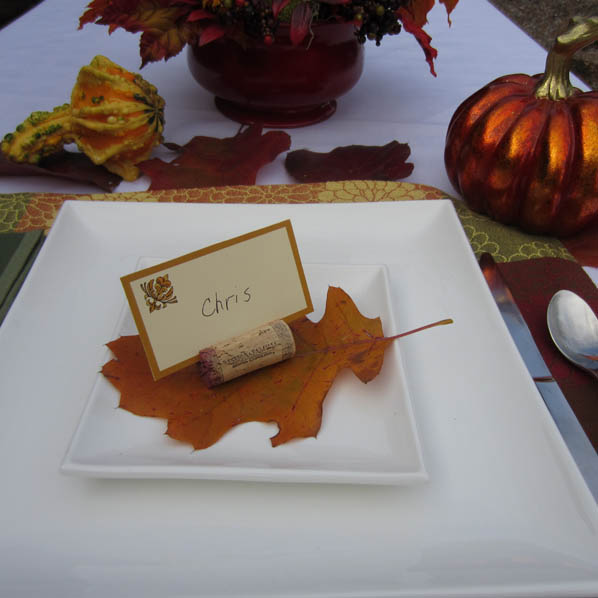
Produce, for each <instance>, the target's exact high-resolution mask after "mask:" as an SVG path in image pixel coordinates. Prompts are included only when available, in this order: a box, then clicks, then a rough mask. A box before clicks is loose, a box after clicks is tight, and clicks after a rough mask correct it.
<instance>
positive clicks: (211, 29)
mask: <svg viewBox="0 0 598 598" xmlns="http://www.w3.org/2000/svg"><path fill="white" fill-rule="evenodd" d="M225 33H226V29H224V27H222V26H221V25H218V24H217V23H215V24H211V25H208V26H207V27H205V29H202V31H201V33H200V36H199V45H200V46H205V45H206V44H209V43H210V42H213V41H214V40H216V39H218V38H220V37H223V36H224V34H225Z"/></svg>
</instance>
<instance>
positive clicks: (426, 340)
mask: <svg viewBox="0 0 598 598" xmlns="http://www.w3.org/2000/svg"><path fill="white" fill-rule="evenodd" d="M286 218H290V219H291V220H292V222H293V229H294V231H295V233H296V237H297V242H298V245H299V247H300V250H301V256H302V259H303V261H304V262H305V263H307V264H316V263H320V264H328V265H336V264H346V265H348V266H360V265H366V266H367V265H371V264H384V265H385V266H386V268H387V270H388V277H389V282H390V299H391V305H392V312H393V314H394V316H395V320H396V326H397V330H408V329H412V328H416V327H417V326H420V325H422V324H425V323H427V322H430V321H434V320H437V319H441V318H445V317H451V318H453V320H454V324H453V325H451V326H445V327H442V328H436V329H433V330H430V331H426V332H423V333H420V334H415V335H412V336H410V337H406V338H404V339H401V340H400V341H398V349H399V350H400V354H401V360H402V363H403V366H404V370H405V373H406V377H407V381H408V386H409V393H410V397H411V401H412V406H413V411H414V416H415V420H416V421H417V428H418V431H419V437H420V440H421V449H422V453H423V458H424V460H425V464H426V470H427V472H428V475H429V480H428V481H427V483H423V484H411V485H408V486H400V485H394V486H393V485H373V484H350V485H348V484H293V483H290V484H271V483H252V482H235V481H219V480H189V479H186V480H183V479H171V480H164V479H143V480H142V479H117V480H115V479H98V478H89V477H81V476H66V475H63V474H62V473H61V472H60V470H59V468H60V463H61V461H62V458H63V457H64V455H65V451H66V450H67V447H68V445H69V442H70V439H71V437H72V434H73V431H74V430H75V429H76V427H77V423H78V421H79V418H80V416H81V413H82V411H83V409H84V406H85V404H86V401H87V400H88V397H89V396H90V393H91V391H92V389H93V386H94V384H95V382H96V379H97V371H98V367H99V364H101V363H102V359H103V358H104V357H105V353H106V349H105V347H104V346H103V343H105V342H107V341H109V340H110V338H111V336H112V334H113V332H114V327H115V323H116V322H117V320H118V317H119V314H120V313H121V310H122V305H123V298H122V290H121V288H120V284H119V282H118V279H119V276H121V275H123V274H127V273H129V272H132V271H133V270H134V269H135V266H136V264H137V261H138V259H139V256H164V257H168V256H175V255H180V254H183V253H185V252H188V251H192V250H193V249H196V248H197V247H198V246H203V245H209V244H210V243H215V242H217V241H220V240H222V238H230V237H233V236H235V235H239V234H242V233H243V232H245V231H247V230H248V229H256V228H259V227H261V226H266V225H268V224H271V223H274V222H280V221H281V220H284V219H286ZM0 357H1V359H0V381H1V384H0V422H1V428H0V471H1V472H2V492H0V503H1V506H2V508H1V509H0V530H2V531H1V533H0V590H1V591H0V594H4V595H7V596H31V595H37V594H40V593H43V594H44V596H48V597H60V598H70V597H73V598H75V597H79V596H82V595H85V596H87V597H90V598H100V597H102V598H103V597H105V596H115V597H119V598H120V597H124V596H127V597H128V596H144V598H163V597H164V596H173V597H174V596H202V597H204V596H205V597H210V598H213V597H218V598H224V597H226V598H232V597H233V596H234V597H239V596H244V597H251V598H256V597H258V596H259V597H260V598H274V597H276V598H298V597H302V598H304V597H310V598H323V597H328V598H341V597H342V598H357V597H359V598H364V597H368V598H372V597H376V598H380V597H384V598H389V597H403V598H404V597H407V596H409V597H417V598H422V597H431V596H434V597H439V596H443V597H447V596H450V597H456V596H459V597H461V596H469V597H471V596H476V597H488V596H500V597H504V596H511V597H513V596H517V597H518V598H520V597H522V596H536V597H537V596H542V597H545V596H552V597H559V598H561V597H563V596H584V597H587V596H597V595H598V508H597V507H596V503H595V502H594V501H593V499H592V496H591V494H590V493H589V491H588V489H587V487H586V486H585V484H584V482H583V479H582V478H581V476H580V474H579V472H578V470H577V469H576V467H575V464H574V462H573V460H572V459H571V456H570V455H569V453H568V452H567V449H566V446H565V445H564V443H563V441H562V439H561V437H560V436H559V434H558V431H557V430H556V427H555V425H554V422H553V421H552V419H551V418H550V415H549V413H548V411H547V409H546V407H545V406H544V404H543V402H542V400H541V397H540V396H539V394H538V392H537V390H536V388H535V386H534V383H533V381H532V380H531V378H530V377H529V374H528V373H527V371H526V370H525V367H524V364H523V362H522V360H521V358H520V356H519V355H518V353H517V351H516V349H515V347H514V345H513V342H512V341H511V339H510V337H509V336H508V332H507V330H506V328H505V326H504V324H503V322H502V319H501V317H500V314H499V313H498V310H497V309H496V306H495V304H494V302H493V300H492V297H491V295H490V293H489V291H488V289H487V287H486V285H485V282H484V280H483V278H482V276H481V273H480V271H479V268H478V265H477V263H476V261H475V258H474V256H473V253H472V252H471V249H470V247H469V244H468V242H467V239H466V238H465V235H464V234H463V230H462V228H461V225H460V223H459V220H458V218H457V217H456V215H455V212H454V209H453V206H452V204H451V203H450V202H442V201H428V202H425V201H424V202H396V203H392V202H389V203H373V204H368V203H364V204H360V205H356V204H333V205H330V204H329V205H268V206H263V205H261V206H259V205H254V206H251V205H185V204H143V203H104V202H75V203H71V204H66V205H65V207H64V209H63V210H62V211H61V213H60V216H59V218H58V220H57V222H56V224H55V225H54V227H53V228H52V231H51V232H50V235H49V237H48V240H47V242H46V244H45V246H44V248H43V249H42V252H41V253H40V255H39V257H38V259H37V260H36V262H35V264H34V266H33V269H32V270H31V272H30V275H29V277H28V279H27V280H26V281H25V284H24V286H23V287H22V289H21V292H20V293H19V296H18V298H17V301H16V302H15V304H14V305H13V307H12V309H11V310H10V312H9V313H8V316H7V318H6V319H5V321H4V323H3V325H2V327H0ZM373 394H375V393H373ZM372 396H373V395H372ZM139 419H141V418H139ZM143 423H144V424H145V422H143ZM149 423H150V424H151V423H152V422H149ZM159 426H160V424H159V423H158V428H159ZM157 431H159V430H157ZM279 448H280V447H279Z"/></svg>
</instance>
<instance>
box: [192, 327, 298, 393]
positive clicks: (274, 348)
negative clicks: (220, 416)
mask: <svg viewBox="0 0 598 598" xmlns="http://www.w3.org/2000/svg"><path fill="white" fill-rule="evenodd" d="M293 355H295V339H294V338H293V333H292V332H291V329H290V328H289V327H288V325H287V324H286V323H285V322H283V321H282V320H276V321H274V322H270V323H268V324H264V325H262V326H259V327H258V328H255V329H253V330H250V331H249V332H246V333H244V334H242V335H240V336H236V337H234V338H231V339H229V340H226V341H223V342H221V343H217V344H215V345H212V346H211V347H207V348H206V349H202V350H201V351H200V352H199V372H200V376H201V379H202V381H203V383H204V384H205V385H206V386H208V387H209V388H212V387H213V386H217V385H218V384H222V383H223V382H228V381H229V380H233V379H234V378H238V377H239V376H242V375H243V374H248V373H249V372H253V371H255V370H258V369H260V368H263V367H266V366H268V365H272V364H274V363H278V362H280V361H284V360H285V359H289V358H290V357H293Z"/></svg>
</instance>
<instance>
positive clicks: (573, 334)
mask: <svg viewBox="0 0 598 598" xmlns="http://www.w3.org/2000/svg"><path fill="white" fill-rule="evenodd" d="M546 319H547V322H548V330H549V331H550V336H551V337H552V340H553V341H554V344H555V345H556V346H557V348H558V350H559V351H560V352H561V353H562V354H563V355H564V356H565V357H566V358H567V359H568V360H569V361H571V362H572V363H574V364H575V365H576V366H578V367H580V368H582V369H583V370H586V371H587V372H588V373H590V374H592V375H593V376H595V377H596V378H598V318H597V317H596V315H595V314H594V312H593V311H592V308H591V307H590V306H589V305H588V304H587V303H586V302H585V301H584V300H583V299H582V298H581V297H580V296H579V295H576V294H575V293H573V292H571V291H566V290H562V291H558V292H557V293H555V294H554V296H553V297H552V299H551V300H550V303H549V304H548V311H547V318H546Z"/></svg>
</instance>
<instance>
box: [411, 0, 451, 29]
mask: <svg viewBox="0 0 598 598" xmlns="http://www.w3.org/2000/svg"><path fill="white" fill-rule="evenodd" d="M439 2H440V4H444V7H445V8H446V13H447V15H448V16H449V17H450V14H451V12H453V9H454V8H455V6H457V4H458V3H459V0H439ZM434 4H435V0H411V2H410V3H408V4H407V5H406V6H405V7H404V10H406V11H407V12H409V14H410V15H411V20H412V21H413V22H414V23H415V24H416V25H417V26H418V27H423V26H424V25H425V24H426V23H427V22H428V13H429V12H430V11H431V10H432V9H433V8H434ZM449 23H450V18H449Z"/></svg>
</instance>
